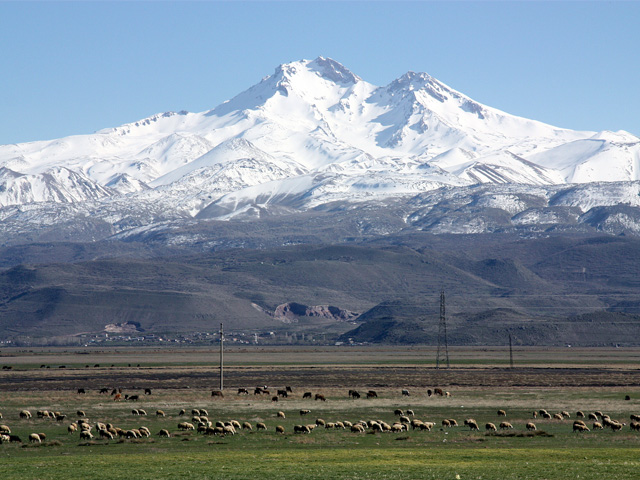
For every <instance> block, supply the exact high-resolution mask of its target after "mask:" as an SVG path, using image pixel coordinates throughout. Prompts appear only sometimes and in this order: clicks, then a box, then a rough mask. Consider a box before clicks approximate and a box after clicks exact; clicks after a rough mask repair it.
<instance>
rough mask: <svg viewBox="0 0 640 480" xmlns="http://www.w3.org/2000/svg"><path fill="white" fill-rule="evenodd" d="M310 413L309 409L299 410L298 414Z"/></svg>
mask: <svg viewBox="0 0 640 480" xmlns="http://www.w3.org/2000/svg"><path fill="white" fill-rule="evenodd" d="M309 413H311V410H300V415H307V414H309Z"/></svg>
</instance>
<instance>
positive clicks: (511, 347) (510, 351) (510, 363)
mask: <svg viewBox="0 0 640 480" xmlns="http://www.w3.org/2000/svg"><path fill="white" fill-rule="evenodd" d="M509 366H510V367H511V368H513V344H512V343H511V334H509Z"/></svg>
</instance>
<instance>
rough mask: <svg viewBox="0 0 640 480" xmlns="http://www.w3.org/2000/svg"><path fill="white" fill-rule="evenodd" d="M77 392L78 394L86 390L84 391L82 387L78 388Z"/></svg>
mask: <svg viewBox="0 0 640 480" xmlns="http://www.w3.org/2000/svg"><path fill="white" fill-rule="evenodd" d="M78 393H79V394H80V393H87V392H85V391H84V388H79V389H78Z"/></svg>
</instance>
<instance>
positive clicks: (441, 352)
mask: <svg viewBox="0 0 640 480" xmlns="http://www.w3.org/2000/svg"><path fill="white" fill-rule="evenodd" d="M441 362H442V363H444V362H446V363H447V368H449V367H450V365H449V345H448V344H447V317H446V316H445V308H444V290H442V291H441V292H440V324H439V326H438V353H437V354H436V368H440V363H441Z"/></svg>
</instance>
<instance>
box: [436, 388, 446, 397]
mask: <svg viewBox="0 0 640 480" xmlns="http://www.w3.org/2000/svg"><path fill="white" fill-rule="evenodd" d="M433 394H434V395H440V396H441V397H442V396H444V391H443V390H442V389H441V388H434V389H433Z"/></svg>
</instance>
